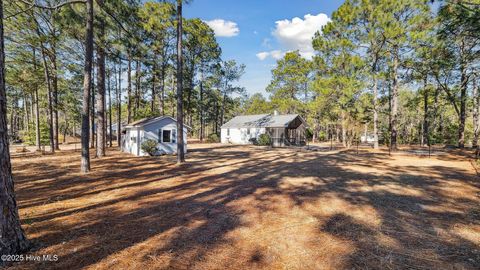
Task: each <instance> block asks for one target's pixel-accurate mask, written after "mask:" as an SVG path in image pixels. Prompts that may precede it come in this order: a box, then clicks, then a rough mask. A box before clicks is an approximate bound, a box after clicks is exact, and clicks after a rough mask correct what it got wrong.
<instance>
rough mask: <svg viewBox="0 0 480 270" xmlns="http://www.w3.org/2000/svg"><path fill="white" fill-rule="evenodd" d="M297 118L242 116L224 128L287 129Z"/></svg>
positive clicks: (266, 115)
mask: <svg viewBox="0 0 480 270" xmlns="http://www.w3.org/2000/svg"><path fill="white" fill-rule="evenodd" d="M297 117H299V115H298V114H283V115H272V114H256V115H240V116H236V117H234V118H232V119H231V120H230V121H228V122H227V123H225V124H223V126H222V128H260V127H272V128H273V127H287V126H288V125H289V124H290V122H292V121H293V120H294V119H295V118H297ZM302 121H303V119H302Z"/></svg>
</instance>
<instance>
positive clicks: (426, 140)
mask: <svg viewBox="0 0 480 270" xmlns="http://www.w3.org/2000/svg"><path fill="white" fill-rule="evenodd" d="M428 94H429V93H428V89H427V76H425V79H424V82H423V136H422V137H423V139H422V146H423V145H425V143H427V145H430V139H429V138H430V137H429V134H428V130H429V126H428V125H429V123H428Z"/></svg>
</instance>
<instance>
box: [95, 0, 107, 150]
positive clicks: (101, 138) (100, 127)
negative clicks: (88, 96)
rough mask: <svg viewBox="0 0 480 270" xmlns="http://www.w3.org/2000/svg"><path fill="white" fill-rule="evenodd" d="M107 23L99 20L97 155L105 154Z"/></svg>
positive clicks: (100, 0)
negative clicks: (105, 46)
mask: <svg viewBox="0 0 480 270" xmlns="http://www.w3.org/2000/svg"><path fill="white" fill-rule="evenodd" d="M97 3H98V5H99V6H100V7H101V6H102V5H103V0H97ZM104 25H105V23H104V22H103V20H99V27H98V28H99V29H98V31H99V43H98V45H97V91H98V96H97V157H99V158H101V157H104V156H105V138H106V134H105V133H106V132H105V127H106V125H105V121H106V119H105V49H104V48H103V46H104V44H103V38H104V35H105V30H104Z"/></svg>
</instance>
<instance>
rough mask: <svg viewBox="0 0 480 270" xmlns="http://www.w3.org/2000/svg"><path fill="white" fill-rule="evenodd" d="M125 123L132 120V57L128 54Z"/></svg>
mask: <svg viewBox="0 0 480 270" xmlns="http://www.w3.org/2000/svg"><path fill="white" fill-rule="evenodd" d="M127 73H128V74H127V78H128V80H127V124H130V122H132V58H131V56H130V54H129V55H128V71H127Z"/></svg>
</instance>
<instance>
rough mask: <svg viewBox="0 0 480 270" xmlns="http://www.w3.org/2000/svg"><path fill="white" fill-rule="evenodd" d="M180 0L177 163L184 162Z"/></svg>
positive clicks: (179, 9) (179, 7) (179, 14)
mask: <svg viewBox="0 0 480 270" xmlns="http://www.w3.org/2000/svg"><path fill="white" fill-rule="evenodd" d="M182 35H183V30H182V0H177V137H178V138H177V163H183V162H185V152H184V145H183V67H182V66H183V58H182Z"/></svg>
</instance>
